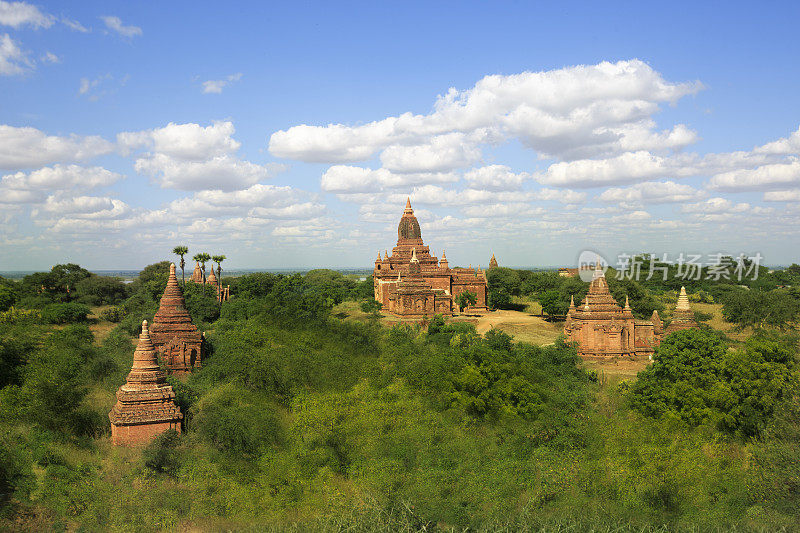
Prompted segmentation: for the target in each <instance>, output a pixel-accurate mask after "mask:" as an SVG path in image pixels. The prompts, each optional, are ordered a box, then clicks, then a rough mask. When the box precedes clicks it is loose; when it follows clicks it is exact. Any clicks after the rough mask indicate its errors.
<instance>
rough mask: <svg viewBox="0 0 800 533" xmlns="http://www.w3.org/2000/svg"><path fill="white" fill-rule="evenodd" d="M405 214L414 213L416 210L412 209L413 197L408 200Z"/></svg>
mask: <svg viewBox="0 0 800 533" xmlns="http://www.w3.org/2000/svg"><path fill="white" fill-rule="evenodd" d="M404 212H405V213H413V212H414V210H413V209H412V208H411V197H410V196H409V197H408V198H406V208H405V210H404Z"/></svg>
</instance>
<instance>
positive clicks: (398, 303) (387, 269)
mask: <svg viewBox="0 0 800 533" xmlns="http://www.w3.org/2000/svg"><path fill="white" fill-rule="evenodd" d="M372 275H373V280H374V284H375V299H376V300H377V301H379V302H380V303H381V304H382V305H383V309H384V310H385V311H389V312H390V313H392V314H393V315H395V316H399V317H403V318H422V317H425V316H428V317H432V316H433V315H434V314H436V313H440V314H443V315H452V314H453V313H454V312H458V311H466V312H482V311H486V310H487V308H486V274H485V273H484V272H482V271H481V270H480V269H477V270H475V269H472V268H450V265H449V263H448V262H447V257H446V255H445V254H444V253H442V259H441V260H439V259H437V258H436V256H434V255H432V254H431V252H430V249H429V248H428V247H427V246H425V243H424V242H423V241H422V233H421V231H420V227H419V222H418V221H417V217H415V216H414V210H413V209H412V208H411V200H410V199H409V200H408V201H407V202H406V208H405V211H404V212H403V216H402V217H401V218H400V224H399V225H398V226H397V246H395V247H394V248H392V254H391V255H389V253H388V252H385V253H384V256H383V258H381V254H380V252H378V258H377V259H376V260H375V268H374V270H373V271H372ZM464 291H470V292H472V293H474V294H475V295H476V297H477V303H476V304H475V305H474V306H472V307H470V308H468V309H464V310H459V309H457V307H458V306H457V305H456V303H455V297H456V296H457V295H458V294H460V293H462V292H464Z"/></svg>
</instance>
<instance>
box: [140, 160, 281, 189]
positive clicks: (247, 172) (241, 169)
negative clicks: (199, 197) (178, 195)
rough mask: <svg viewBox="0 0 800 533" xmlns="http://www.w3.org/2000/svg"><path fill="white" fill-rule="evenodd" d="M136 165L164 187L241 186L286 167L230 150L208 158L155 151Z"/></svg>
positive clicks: (209, 187) (207, 187) (206, 187)
mask: <svg viewBox="0 0 800 533" xmlns="http://www.w3.org/2000/svg"><path fill="white" fill-rule="evenodd" d="M134 168H135V169H136V171H137V172H140V173H143V174H147V175H149V176H152V177H154V178H155V179H156V181H157V182H158V183H159V185H160V186H161V187H164V188H168V189H180V190H185V191H197V190H203V189H211V188H219V189H222V190H225V191H232V190H237V189H242V188H245V187H249V186H250V185H253V184H255V183H258V182H259V181H261V180H265V179H267V178H271V177H272V176H274V175H275V174H277V173H278V172H280V171H281V170H283V166H282V165H278V164H275V163H271V164H267V165H257V164H255V163H251V162H249V161H242V160H240V159H237V158H236V157H234V156H231V155H228V154H224V155H218V156H216V157H213V158H211V159H208V160H205V161H186V160H181V159H176V158H174V157H170V156H168V155H165V154H153V155H150V156H148V157H142V158H140V159H137V160H136V163H135V164H134Z"/></svg>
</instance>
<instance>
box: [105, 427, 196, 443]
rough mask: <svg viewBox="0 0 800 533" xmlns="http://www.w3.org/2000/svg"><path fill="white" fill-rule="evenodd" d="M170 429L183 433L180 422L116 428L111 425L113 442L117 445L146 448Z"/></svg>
mask: <svg viewBox="0 0 800 533" xmlns="http://www.w3.org/2000/svg"><path fill="white" fill-rule="evenodd" d="M168 429H174V430H175V431H177V432H178V433H180V432H181V424H180V422H159V423H155V424H154V423H146V424H131V425H124V426H116V425H114V424H111V441H112V442H113V443H114V444H115V445H122V446H144V445H145V444H148V443H149V442H150V441H151V440H153V439H154V438H156V437H157V436H158V435H161V434H162V433H164V432H165V431H167V430H168Z"/></svg>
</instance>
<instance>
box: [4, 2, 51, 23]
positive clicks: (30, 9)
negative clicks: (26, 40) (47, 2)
mask: <svg viewBox="0 0 800 533" xmlns="http://www.w3.org/2000/svg"><path fill="white" fill-rule="evenodd" d="M53 21H54V19H53V17H52V16H51V15H48V14H46V13H42V12H41V11H40V10H39V8H38V7H36V6H34V5H31V4H28V3H26V2H5V1H4V0H0V24H2V25H4V26H11V27H12V28H14V29H17V28H20V27H22V26H31V27H34V28H49V27H50V26H52V25H53Z"/></svg>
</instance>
